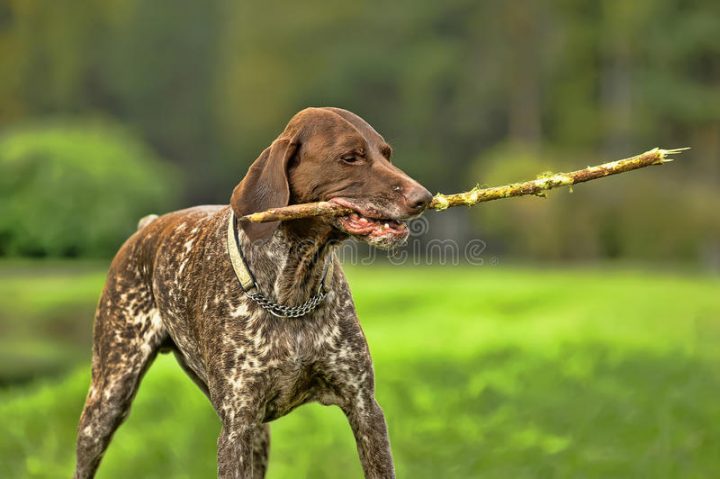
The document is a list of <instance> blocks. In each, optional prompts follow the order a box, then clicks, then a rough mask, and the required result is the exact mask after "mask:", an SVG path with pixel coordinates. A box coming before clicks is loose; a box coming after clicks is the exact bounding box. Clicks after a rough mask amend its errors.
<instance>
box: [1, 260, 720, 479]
mask: <svg viewBox="0 0 720 479" xmlns="http://www.w3.org/2000/svg"><path fill="white" fill-rule="evenodd" d="M101 268H102V266H101V265H100V266H84V267H82V268H75V267H73V268H70V269H68V268H67V267H66V266H63V265H62V264H57V265H50V266H43V267H40V268H37V267H32V268H27V267H26V265H24V264H20V265H14V264H10V266H8V265H5V266H3V267H2V268H0V288H1V289H0V290H1V291H4V293H2V296H1V297H0V332H2V331H5V332H7V331H11V332H12V333H13V334H14V337H18V338H21V339H20V340H18V341H17V342H16V344H15V343H13V342H11V341H9V340H5V341H4V342H2V341H0V345H1V347H2V348H3V349H2V350H3V353H2V354H3V357H23V356H22V355H21V356H17V354H19V353H22V352H23V351H25V350H26V349H27V351H35V350H37V351H40V352H39V353H37V354H31V353H30V352H28V353H27V355H26V356H27V357H26V359H24V360H23V364H19V365H18V364H16V365H10V366H9V365H8V364H5V365H4V366H3V368H5V369H7V370H10V369H14V368H15V367H19V368H20V370H22V369H23V367H24V368H25V369H27V368H29V367H30V366H28V364H30V365H33V364H41V365H42V364H45V363H46V362H48V361H50V362H55V363H57V364H66V363H67V364H74V363H73V362H72V360H71V359H68V358H75V359H74V361H75V362H77V361H80V363H81V364H80V366H75V367H74V368H75V369H74V372H69V373H67V372H66V373H62V374H59V375H58V374H55V375H54V376H49V377H48V376H47V375H46V376H45V377H46V379H42V380H36V381H31V382H24V383H21V384H18V383H17V382H14V383H12V384H13V385H12V386H6V387H5V388H4V389H2V390H0V424H2V428H1V429H2V434H0V477H8V478H15V477H17V478H21V477H22V478H56V477H69V476H70V475H71V470H72V466H73V441H74V429H75V425H76V422H77V418H78V415H79V413H80V409H81V406H82V402H83V399H84V395H85V392H86V388H87V384H88V366H87V364H85V363H86V361H87V348H86V347H85V346H83V347H81V348H78V347H75V349H77V350H78V351H75V350H73V351H72V352H70V353H53V352H52V351H53V349H52V347H49V346H47V347H46V346H42V344H45V343H43V342H42V340H38V341H34V340H32V336H33V335H32V332H33V328H40V323H38V322H37V321H39V320H38V319H37V318H54V319H53V321H54V322H56V323H57V324H55V329H58V328H60V329H61V331H60V332H61V333H62V332H63V331H62V330H64V328H69V329H70V330H72V331H74V332H73V333H72V334H66V335H65V336H62V334H61V336H62V338H61V339H63V340H64V341H66V342H65V343H62V344H66V345H67V344H74V343H73V342H72V341H74V340H77V341H80V342H82V341H84V339H82V336H83V333H82V331H85V330H86V329H87V328H89V327H90V326H89V317H83V318H75V319H74V320H72V321H71V320H70V319H68V318H67V317H66V316H67V314H61V313H58V310H60V311H61V312H62V311H65V312H66V313H67V312H68V311H78V312H82V314H86V311H88V310H90V311H91V310H92V306H93V304H94V302H95V300H96V297H97V294H98V293H99V289H100V287H101V285H102V276H103V274H102V271H101ZM28 271H41V273H40V274H34V273H30V272H28ZM348 276H349V279H350V281H351V286H352V289H353V292H354V295H355V298H356V302H357V306H358V311H359V313H360V316H361V320H362V323H363V326H364V329H365V332H366V334H367V337H368V341H369V343H370V347H371V351H372V353H373V356H374V358H375V367H376V374H377V383H378V385H377V388H378V399H379V402H380V404H381V405H382V406H383V408H384V410H385V412H386V415H387V418H388V424H389V428H390V435H391V440H392V446H393V451H394V454H395V458H396V462H397V468H398V476H399V477H405V478H463V479H465V478H474V477H482V478H498V479H500V478H502V479H505V478H514V479H517V478H545V477H547V478H652V479H662V478H683V479H688V478H711V477H717V473H718V471H720V429H719V428H718V424H720V401H718V397H720V368H719V366H720V294H719V291H720V289H719V288H718V287H719V286H720V280H718V278H717V277H710V276H705V275H701V274H696V273H678V272H673V273H669V272H659V271H648V270H646V269H642V268H627V267H624V268H598V267H592V268H584V269H580V268H577V269H567V268H564V269H560V268H541V267H536V268H532V269H521V268H514V267H509V266H507V265H502V264H501V265H495V266H490V265H485V266H477V267H450V266H446V267H422V268H400V267H390V266H386V267H353V268H350V269H349V271H348ZM63 305H64V306H63ZM67 305H74V306H72V307H70V306H67ZM63 308H65V309H63ZM88 314H91V313H88ZM10 316H12V317H13V318H16V319H14V320H12V321H11V320H10V319H9V317H10ZM17 318H22V321H20V322H21V323H22V324H21V325H20V326H18V322H19V321H18V320H17ZM58 325H60V326H58ZM61 326H62V327H61ZM42 328H43V329H42V330H43V331H46V330H47V329H48V326H47V324H43V326H42ZM50 329H52V328H50ZM5 337H7V335H6V336H5ZM78 337H80V339H77V338H78ZM73 338H75V339H73ZM47 343H48V344H50V343H51V341H50V340H48V341H47ZM38 344H40V346H38ZM23 345H25V346H23ZM60 349H62V350H64V349H63V348H60ZM48 351H49V352H48ZM36 356H37V357H40V358H41V359H40V360H37V358H36ZM33 358H35V359H33ZM42 358H45V359H44V360H42ZM48 358H50V359H48ZM66 360H67V361H66ZM43 361H44V362H43ZM5 362H7V361H5ZM46 370H49V371H52V368H44V369H43V371H46ZM218 429H219V423H218V420H217V419H216V417H215V415H214V413H213V411H212V408H211V407H210V406H209V404H208V403H207V400H206V399H205V397H204V396H203V395H202V394H201V393H200V392H199V391H198V390H196V388H195V386H194V385H193V384H192V382H191V381H190V380H189V379H187V378H186V377H184V376H183V374H182V373H181V371H180V369H179V367H178V366H177V365H176V364H175V362H174V359H173V358H172V357H167V356H163V357H161V358H160V359H159V360H158V362H157V363H156V364H155V365H154V366H153V367H152V368H151V370H150V372H149V373H148V375H147V377H146V379H145V381H144V383H143V385H142V387H141V388H140V393H139V395H138V397H137V399H136V402H135V405H134V407H133V410H132V412H131V414H130V418H129V419H128V421H127V423H126V424H125V425H124V426H122V427H121V428H120V430H119V432H118V434H117V435H116V437H115V439H114V441H113V442H112V444H111V446H110V449H109V451H108V453H107V455H106V457H105V459H104V461H103V464H102V465H101V468H100V473H99V474H98V477H99V478H100V479H102V478H113V477H117V478H125V477H143V478H155V477H157V478H197V477H213V475H214V471H215V441H216V436H217V433H218ZM272 431H273V444H272V452H271V460H270V470H269V474H270V477H271V478H303V477H307V478H337V477H343V478H345V477H348V478H352V477H361V473H360V466H359V461H358V459H357V456H356V453H355V446H354V442H353V439H352V435H351V432H350V428H349V426H348V425H347V423H346V422H345V419H344V417H343V416H342V414H341V413H340V411H339V410H337V409H334V408H325V407H322V406H319V405H310V406H304V407H302V408H300V409H298V410H297V411H295V412H293V413H292V414H290V415H289V416H287V417H285V418H282V419H280V420H278V421H276V422H274V423H273V425H272Z"/></svg>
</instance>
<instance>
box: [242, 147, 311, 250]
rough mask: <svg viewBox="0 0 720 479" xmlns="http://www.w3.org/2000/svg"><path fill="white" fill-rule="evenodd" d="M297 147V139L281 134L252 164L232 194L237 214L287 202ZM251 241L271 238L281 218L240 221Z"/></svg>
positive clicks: (273, 206) (275, 206)
mask: <svg viewBox="0 0 720 479" xmlns="http://www.w3.org/2000/svg"><path fill="white" fill-rule="evenodd" d="M297 149H298V143H297V140H296V139H289V138H278V139H277V140H275V141H274V142H273V143H272V145H270V146H269V147H268V148H266V149H265V151H263V152H262V154H261V155H260V156H259V157H258V159H257V160H255V161H254V162H253V164H252V165H250V169H249V170H248V172H247V174H246V175H245V177H244V178H243V179H242V181H240V183H238V185H237V186H236V187H235V189H234V190H233V193H232V196H231V197H230V206H231V207H232V209H233V211H234V212H235V215H236V216H237V217H238V218H239V217H241V216H244V215H247V214H250V213H257V212H258V211H263V210H266V209H268V208H279V207H282V206H287V205H288V202H289V201H290V185H289V184H288V171H287V170H288V162H289V161H290V158H292V157H293V155H295V153H296V152H297ZM240 224H241V226H242V228H243V230H244V231H245V234H246V235H247V236H248V238H249V239H250V241H256V240H261V239H267V238H269V237H270V236H271V235H272V234H273V232H274V231H275V230H276V229H277V227H278V224H279V222H277V221H275V222H272V223H250V222H247V221H243V222H241V223H240Z"/></svg>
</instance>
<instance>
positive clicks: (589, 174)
mask: <svg viewBox="0 0 720 479" xmlns="http://www.w3.org/2000/svg"><path fill="white" fill-rule="evenodd" d="M688 149H689V148H675V149H672V150H664V149H661V148H654V149H652V150H650V151H646V152H645V153H642V154H640V155H637V156H633V157H632V158H625V159H623V160H617V161H612V162H610V163H603V164H602V165H598V166H588V167H587V168H583V169H582V170H577V171H572V172H570V173H545V174H543V175H541V176H539V177H538V178H537V179H535V180H529V181H523V182H521V183H512V184H509V185H503V186H493V187H491V188H480V187H478V186H476V187H475V188H473V189H472V190H470V191H466V192H464V193H455V194H452V195H443V194H441V193H438V194H437V195H435V197H433V199H432V201H431V202H430V206H428V208H430V209H434V210H436V211H442V210H444V209H447V208H449V207H451V206H474V205H476V204H478V203H484V202H486V201H494V200H499V199H502V198H511V197H513V196H525V195H537V196H544V193H545V192H546V191H549V190H552V189H554V188H558V187H561V186H572V185H575V184H578V183H584V182H586V181H590V180H595V179H598V178H604V177H606V176H610V175H616V174H618V173H625V172H626V171H632V170H637V169H638V168H644V167H646V166H652V165H662V164H663V163H668V162H670V161H672V158H669V156H670V155H674V154H678V153H681V152H683V151H685V150H688ZM350 213H353V210H351V209H350V208H346V207H344V206H340V205H338V204H336V203H331V202H328V201H321V202H318V203H304V204H299V205H290V206H285V207H283V208H271V209H269V210H265V211H261V212H258V213H252V214H249V215H245V216H243V217H241V218H240V219H241V220H244V221H250V222H253V223H265V222H268V221H285V220H296V219H301V218H308V217H311V216H326V217H332V216H345V215H348V214H350Z"/></svg>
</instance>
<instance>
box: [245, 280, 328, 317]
mask: <svg viewBox="0 0 720 479" xmlns="http://www.w3.org/2000/svg"><path fill="white" fill-rule="evenodd" d="M247 295H248V296H249V297H250V299H252V300H253V301H255V302H256V303H257V304H258V305H259V306H260V307H261V308H263V309H264V310H266V311H268V312H269V313H270V314H272V315H273V316H277V317H278V318H299V317H301V316H305V315H306V314H308V313H309V312H311V311H314V310H315V309H316V308H317V307H318V305H319V304H320V303H322V301H323V300H324V299H325V296H326V293H325V288H323V287H322V284H321V286H320V289H318V292H317V293H316V294H315V296H313V297H312V298H310V299H309V300H307V301H306V302H304V303H303V304H301V305H299V306H285V305H284V304H278V303H276V302H275V301H273V300H272V299H270V298H268V297H267V296H265V295H264V294H262V293H261V292H259V291H257V292H255V291H248V292H247Z"/></svg>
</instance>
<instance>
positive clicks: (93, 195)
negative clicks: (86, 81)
mask: <svg viewBox="0 0 720 479" xmlns="http://www.w3.org/2000/svg"><path fill="white" fill-rule="evenodd" d="M175 179H176V175H175V173H174V171H173V170H171V169H170V167H169V166H168V165H165V164H164V163H161V162H160V161H159V160H158V158H157V157H156V155H155V154H154V153H153V152H152V151H151V150H150V149H149V148H148V147H147V146H146V145H144V144H143V143H142V141H140V140H139V139H138V138H136V137H135V136H133V135H132V134H131V133H130V132H129V131H127V130H125V129H122V128H120V127H118V126H116V125H113V124H111V123H109V122H105V121H87V120H85V121H53V122H47V123H41V124H32V125H28V126H24V127H19V128H16V129H12V130H10V131H7V132H6V133H5V134H4V135H2V136H0V255H2V256H18V255H29V256H105V255H111V254H112V253H113V252H114V250H115V249H116V248H117V247H118V246H119V245H120V244H121V243H122V241H124V239H125V238H127V236H128V235H129V234H131V233H132V231H133V230H134V229H135V225H136V223H137V220H138V219H139V218H140V217H142V216H143V215H146V214H148V213H152V212H162V211H164V210H166V209H167V208H168V207H169V206H170V204H171V200H172V197H173V191H174V188H173V185H174V183H175Z"/></svg>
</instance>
